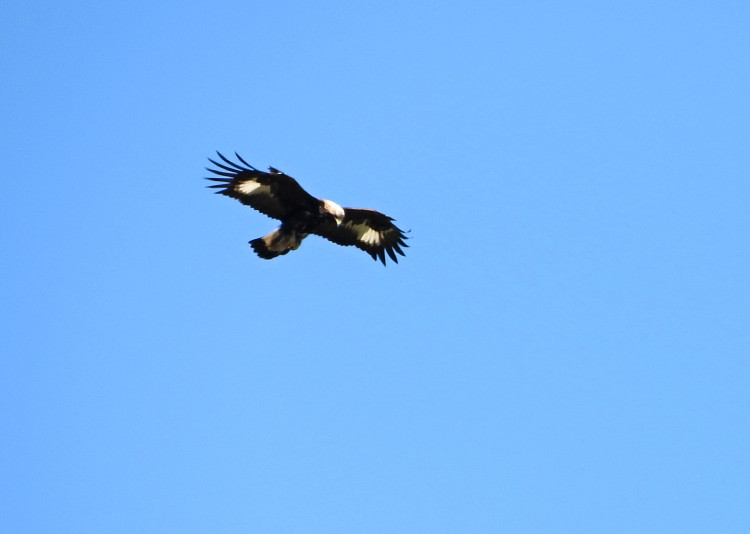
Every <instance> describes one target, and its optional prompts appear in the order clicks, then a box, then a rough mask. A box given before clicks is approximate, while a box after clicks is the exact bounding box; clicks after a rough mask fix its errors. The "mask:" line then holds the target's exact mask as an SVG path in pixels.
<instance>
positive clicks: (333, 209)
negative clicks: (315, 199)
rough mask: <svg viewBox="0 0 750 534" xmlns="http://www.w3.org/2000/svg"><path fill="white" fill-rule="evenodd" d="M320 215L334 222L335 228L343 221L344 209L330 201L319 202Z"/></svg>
mask: <svg viewBox="0 0 750 534" xmlns="http://www.w3.org/2000/svg"><path fill="white" fill-rule="evenodd" d="M320 214H321V215H328V216H330V217H331V218H332V219H333V220H334V221H336V226H339V225H340V224H341V223H342V222H343V221H344V215H345V213H344V208H342V207H341V206H339V205H338V204H336V203H335V202H332V201H330V200H322V201H321V202H320Z"/></svg>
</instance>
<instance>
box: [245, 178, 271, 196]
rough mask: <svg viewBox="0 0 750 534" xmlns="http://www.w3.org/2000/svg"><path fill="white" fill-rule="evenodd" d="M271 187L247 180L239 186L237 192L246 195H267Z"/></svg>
mask: <svg viewBox="0 0 750 534" xmlns="http://www.w3.org/2000/svg"><path fill="white" fill-rule="evenodd" d="M270 189H271V188H270V187H268V186H267V185H263V184H261V183H258V182H256V181H255V180H247V181H245V182H242V183H241V184H238V185H237V191H239V192H240V193H244V194H245V195H257V194H258V193H267V192H268V191H270Z"/></svg>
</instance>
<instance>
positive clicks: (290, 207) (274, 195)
mask: <svg viewBox="0 0 750 534" xmlns="http://www.w3.org/2000/svg"><path fill="white" fill-rule="evenodd" d="M217 154H219V158H221V160H222V162H223V163H220V162H218V161H214V160H212V159H211V158H209V161H210V162H211V163H213V164H214V165H215V166H216V167H217V168H216V169H211V168H207V170H208V171H209V172H211V173H213V174H215V175H217V176H219V177H218V178H216V177H212V178H208V180H212V181H214V182H217V183H216V184H214V185H210V186H208V187H212V188H217V189H218V191H216V192H217V193H220V194H222V195H226V196H228V197H231V198H235V199H237V200H239V201H240V202H242V203H243V204H245V205H247V206H250V207H252V208H255V209H256V210H258V211H259V212H261V213H263V214H265V215H267V216H269V217H272V218H274V219H278V220H280V221H281V226H279V227H278V228H277V229H276V230H274V231H273V232H271V233H270V234H268V235H266V236H264V237H261V238H258V239H254V240H252V241H250V245H251V246H252V248H253V250H254V251H255V252H256V253H257V254H258V256H260V257H261V258H264V259H271V258H275V257H276V256H281V255H283V254H286V253H287V252H289V251H290V250H296V249H297V248H299V246H300V245H301V244H302V240H303V239H304V238H305V237H307V236H308V235H309V234H316V235H319V236H321V237H324V238H326V239H328V240H330V241H332V242H334V243H336V244H337V245H342V246H352V245H353V246H355V247H357V248H359V249H361V250H364V251H365V252H367V253H368V254H369V255H370V256H372V258H373V259H375V260H377V259H379V260H380V261H381V262H382V263H383V265H385V263H386V261H385V256H386V254H387V255H388V256H389V257H390V258H391V259H392V260H393V261H394V262H396V263H398V256H396V254H397V253H398V254H400V255H402V256H403V255H404V252H403V250H402V248H401V247H408V245H407V244H406V243H405V240H406V239H407V237H406V236H405V235H404V232H403V231H402V230H400V229H399V228H398V227H397V226H396V225H395V224H393V220H394V219H392V218H391V217H388V216H387V215H384V214H382V213H380V212H379V211H375V210H371V209H366V208H342V207H341V206H339V205H338V204H336V203H335V202H331V201H330V200H322V199H318V198H315V197H314V196H312V195H310V194H309V193H308V192H307V191H305V190H304V189H303V188H302V186H300V185H299V183H298V182H297V180H295V179H294V178H292V177H291V176H289V175H287V174H284V173H283V172H281V171H279V170H277V169H274V168H273V167H269V172H263V171H259V170H258V169H256V168H255V167H253V166H252V165H250V164H248V163H247V162H246V161H245V160H243V159H242V158H241V157H240V155H239V154H237V153H235V155H236V156H237V159H238V160H239V161H240V162H241V163H242V165H240V164H238V163H234V162H232V161H230V160H229V159H227V158H225V157H224V156H223V155H222V154H221V153H218V152H217Z"/></svg>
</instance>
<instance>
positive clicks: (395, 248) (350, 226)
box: [315, 208, 409, 265]
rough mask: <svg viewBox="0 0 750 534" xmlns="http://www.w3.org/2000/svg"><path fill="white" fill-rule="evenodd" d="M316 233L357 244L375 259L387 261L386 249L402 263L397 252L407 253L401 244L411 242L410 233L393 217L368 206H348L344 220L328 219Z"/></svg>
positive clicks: (330, 238)
mask: <svg viewBox="0 0 750 534" xmlns="http://www.w3.org/2000/svg"><path fill="white" fill-rule="evenodd" d="M315 233H316V234H318V235H319V236H322V237H325V238H326V239H328V240H330V241H333V242H334V243H336V244H338V245H343V246H345V247H346V246H350V245H354V246H355V247H357V248H359V249H362V250H364V251H365V252H367V253H368V254H369V255H370V256H372V259H374V260H377V259H380V261H382V262H383V265H385V254H386V253H388V256H390V257H391V259H392V260H393V261H394V262H396V263H398V256H396V252H398V253H399V254H401V255H402V256H404V252H403V250H401V247H408V246H409V245H407V244H406V243H405V241H404V240H405V239H407V237H406V235H404V232H403V231H401V230H400V229H399V228H398V227H397V226H396V225H395V224H393V219H392V218H391V217H388V216H387V215H384V214H382V213H380V212H379V211H375V210H369V209H364V208H344V220H343V221H342V222H341V224H340V225H338V226H336V223H334V222H327V223H325V224H323V225H321V226H320V227H319V228H318V229H317V230H316V231H315Z"/></svg>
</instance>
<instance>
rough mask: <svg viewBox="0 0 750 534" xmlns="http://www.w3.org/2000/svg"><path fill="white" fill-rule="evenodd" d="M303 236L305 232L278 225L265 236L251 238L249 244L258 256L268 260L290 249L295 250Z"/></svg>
mask: <svg viewBox="0 0 750 534" xmlns="http://www.w3.org/2000/svg"><path fill="white" fill-rule="evenodd" d="M305 237H307V235H306V234H299V233H297V232H294V231H292V230H286V229H284V228H282V227H279V228H277V229H276V230H274V231H273V232H271V233H270V234H268V235H267V236H264V237H259V238H258V239H253V240H252V241H250V246H251V247H253V250H254V251H255V253H256V254H257V255H258V256H260V257H261V258H263V259H264V260H270V259H272V258H275V257H276V256H283V255H284V254H286V253H287V252H289V251H290V250H297V249H298V248H299V246H300V245H301V244H302V240H303V239H304V238H305Z"/></svg>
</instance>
